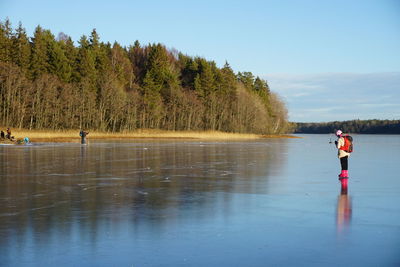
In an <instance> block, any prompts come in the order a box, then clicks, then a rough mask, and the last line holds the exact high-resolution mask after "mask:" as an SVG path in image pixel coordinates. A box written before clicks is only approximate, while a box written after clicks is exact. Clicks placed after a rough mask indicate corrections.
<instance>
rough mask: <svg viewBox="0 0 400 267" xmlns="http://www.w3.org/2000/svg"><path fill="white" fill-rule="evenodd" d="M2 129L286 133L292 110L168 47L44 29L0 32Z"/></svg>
mask: <svg viewBox="0 0 400 267" xmlns="http://www.w3.org/2000/svg"><path fill="white" fill-rule="evenodd" d="M0 125H3V126H10V127H18V128H28V129H76V128H86V129H93V130H101V131H113V132H116V131H125V130H127V131H130V130H135V129H141V128H155V129H166V130H219V131H227V132H240V133H244V132H247V133H261V134H264V133H272V134H273V133H282V132H285V131H286V130H287V127H288V123H287V110H286V108H285V105H284V103H283V102H282V101H281V100H280V98H279V97H278V96H277V95H276V94H275V93H273V92H271V91H270V89H269V87H268V84H267V82H266V81H265V80H263V79H260V78H259V77H254V76H253V74H252V73H251V72H238V73H237V74H236V73H234V72H233V70H232V69H231V67H230V66H229V64H228V63H226V64H225V65H224V66H223V67H222V68H219V67H217V66H216V64H215V62H213V61H208V60H206V59H204V58H201V57H190V56H187V55H184V54H183V53H180V52H178V51H175V50H172V49H167V48H166V47H165V46H164V45H162V44H148V45H141V44H140V43H139V41H135V42H134V43H133V44H132V45H130V46H128V47H123V46H121V45H120V44H119V43H118V42H114V43H113V44H110V43H108V42H107V43H104V42H101V41H100V38H99V35H98V33H97V32H96V30H95V29H94V30H93V31H92V32H91V33H90V35H89V36H85V35H83V36H82V37H81V38H80V40H79V41H78V43H77V45H75V44H74V42H73V41H72V39H71V37H69V36H68V35H66V34H64V33H60V34H58V36H57V37H55V36H54V35H53V34H52V33H51V32H50V30H46V29H43V28H41V27H40V26H37V27H36V29H35V31H34V34H33V37H28V36H27V33H26V30H25V29H24V28H23V26H22V25H21V23H20V24H19V26H18V27H17V28H15V29H13V28H12V26H11V24H10V22H9V20H8V19H6V20H5V21H4V22H1V23H0Z"/></svg>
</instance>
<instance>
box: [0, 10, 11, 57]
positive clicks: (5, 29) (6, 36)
mask: <svg viewBox="0 0 400 267" xmlns="http://www.w3.org/2000/svg"><path fill="white" fill-rule="evenodd" d="M12 38H13V33H12V28H11V22H10V20H9V19H8V18H7V19H6V20H5V22H4V23H2V22H0V61H3V62H11V61H12V46H13V42H12Z"/></svg>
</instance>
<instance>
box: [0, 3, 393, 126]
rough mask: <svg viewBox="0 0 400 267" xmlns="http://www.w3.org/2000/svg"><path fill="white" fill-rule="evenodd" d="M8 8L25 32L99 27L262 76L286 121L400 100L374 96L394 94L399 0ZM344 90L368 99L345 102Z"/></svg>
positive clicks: (119, 37) (367, 113)
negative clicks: (278, 98) (285, 110)
mask: <svg viewBox="0 0 400 267" xmlns="http://www.w3.org/2000/svg"><path fill="white" fill-rule="evenodd" d="M6 17H8V18H9V19H10V20H11V22H12V23H13V25H14V26H17V24H18V22H19V21H21V22H22V24H23V26H24V27H25V28H26V29H27V31H28V34H29V35H32V33H33V30H34V28H35V27H36V26H37V25H38V24H40V25H41V26H42V27H44V28H46V29H50V30H51V31H52V32H53V33H54V34H55V35H57V34H58V33H59V32H64V33H66V34H68V35H70V36H71V37H72V38H73V40H75V41H77V40H79V38H80V36H81V35H83V34H86V35H89V34H90V32H91V30H92V29H93V28H96V29H97V31H98V33H99V34H100V38H101V40H102V41H109V42H114V41H118V42H119V43H121V44H122V45H129V44H132V43H133V42H134V41H135V40H139V41H140V42H141V43H142V44H147V43H153V42H156V43H157V42H160V43H163V44H165V45H166V46H167V47H169V48H175V49H177V50H178V51H181V52H183V53H185V54H188V55H190V56H201V57H205V58H207V59H209V60H214V61H216V63H217V64H218V65H219V66H222V65H223V64H224V63H225V61H228V62H229V63H230V65H231V66H232V68H233V69H234V70H235V71H251V72H252V73H253V74H255V75H258V76H261V77H263V78H265V79H267V80H268V82H269V84H270V87H271V89H272V90H273V91H275V92H277V93H278V94H280V95H281V96H282V98H283V100H284V101H285V102H286V103H287V104H288V108H289V115H290V119H291V120H292V121H299V120H301V121H325V120H339V119H340V120H342V119H357V118H360V119H361V118H380V119H393V118H399V113H400V112H399V110H400V108H399V106H398V105H397V106H396V105H392V106H391V105H389V104H390V103H387V104H388V105H386V107H385V109H382V106H379V105H378V104H380V105H382V104H385V103H382V101H383V100H381V97H384V96H386V97H387V99H398V100H400V93H399V92H400V86H399V76H400V53H399V52H400V51H399V48H400V1H399V0H374V1H372V0H363V1H361V0H354V1H342V0H338V1H308V0H302V1H300V0H298V1H295V0H293V1H287V0H277V1H255V0H247V1H235V0H230V1H217V0H214V1H211V0H203V1H187V0H186V1H184V0H182V1H180V0H179V1H178V0H171V1H128V0H114V1H99V0H97V1H92V0H87V1H84V0H79V1H77V0H69V1H54V0H52V1H41V0H37V1H27V0H19V1H14V0H0V18H1V19H2V20H4V19H5V18H6ZM350 77H351V78H350ZM371 80H373V83H372V84H371V82H370V81H371ZM310 85H312V86H314V87H316V88H319V89H318V90H310ZM338 87H340V88H338ZM344 90H345V92H347V93H349V92H350V94H351V95H354V97H356V98H357V101H361V100H363V101H364V102H363V104H364V106H358V108H356V109H355V108H354V106H352V105H350V107H351V108H350V107H349V106H347V105H342V104H341V103H343V101H341V100H342V99H343V95H341V94H340V93H339V92H343V91H344ZM360 94H361V95H362V96H363V97H360ZM377 99H380V100H379V102H377V101H378V100H377ZM328 100H329V101H328ZM398 102H400V101H398ZM321 106H323V107H325V109H324V112H322V111H321V109H320V107H321ZM367 106H368V109H367V108H365V107H367ZM374 106H375V107H374ZM361 107H364V108H361ZM349 108H350V109H349ZM340 111H343V112H340Z"/></svg>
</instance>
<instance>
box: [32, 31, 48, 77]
mask: <svg viewBox="0 0 400 267" xmlns="http://www.w3.org/2000/svg"><path fill="white" fill-rule="evenodd" d="M46 35H48V33H46V31H44V30H43V29H42V27H40V26H37V27H36V29H35V33H34V37H33V38H32V58H31V64H30V70H31V74H32V77H33V78H37V77H39V76H40V75H42V74H44V73H46V72H47V71H48V69H49V64H48V62H49V58H48V54H47V52H48V51H47V40H46V39H47V38H46Z"/></svg>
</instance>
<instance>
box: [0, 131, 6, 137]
mask: <svg viewBox="0 0 400 267" xmlns="http://www.w3.org/2000/svg"><path fill="white" fill-rule="evenodd" d="M5 138H6V136H5V134H4V132H3V131H1V139H5Z"/></svg>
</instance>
